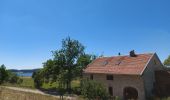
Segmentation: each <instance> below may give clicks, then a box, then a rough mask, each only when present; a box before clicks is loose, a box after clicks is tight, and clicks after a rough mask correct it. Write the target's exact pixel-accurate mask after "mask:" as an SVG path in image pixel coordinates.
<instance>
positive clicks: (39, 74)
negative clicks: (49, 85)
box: [32, 70, 43, 88]
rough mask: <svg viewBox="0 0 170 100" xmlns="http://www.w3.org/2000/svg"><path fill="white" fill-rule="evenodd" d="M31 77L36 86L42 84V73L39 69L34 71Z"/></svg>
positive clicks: (38, 86)
mask: <svg viewBox="0 0 170 100" xmlns="http://www.w3.org/2000/svg"><path fill="white" fill-rule="evenodd" d="M32 78H33V79H34V86H35V87H36V88H40V87H41V86H42V85H43V75H42V71H41V70H38V71H36V72H34V73H33V75H32Z"/></svg>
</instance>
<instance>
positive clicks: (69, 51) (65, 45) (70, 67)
mask: <svg viewBox="0 0 170 100" xmlns="http://www.w3.org/2000/svg"><path fill="white" fill-rule="evenodd" d="M84 49H85V47H84V46H83V45H82V44H81V43H80V42H79V41H78V40H73V39H71V38H70V37H67V38H66V39H63V40H62V48H61V49H60V50H56V51H54V52H53V55H54V61H55V62H56V63H55V64H56V67H59V69H60V72H59V73H60V76H61V77H60V78H61V80H63V78H64V80H63V81H64V82H66V86H67V89H68V91H70V89H71V81H72V80H73V79H74V76H75V69H76V68H77V63H76V62H77V60H78V58H79V57H80V56H81V55H82V54H84ZM59 73H58V74H59ZM61 73H62V74H61Z"/></svg>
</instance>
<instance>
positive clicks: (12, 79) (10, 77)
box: [7, 71, 23, 84]
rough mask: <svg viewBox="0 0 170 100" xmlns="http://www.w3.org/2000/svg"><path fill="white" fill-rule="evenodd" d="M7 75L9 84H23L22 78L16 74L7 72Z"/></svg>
mask: <svg viewBox="0 0 170 100" xmlns="http://www.w3.org/2000/svg"><path fill="white" fill-rule="evenodd" d="M7 73H8V81H7V82H9V83H17V84H21V83H22V81H23V80H22V79H21V78H19V77H18V76H17V74H16V73H12V72H10V71H7Z"/></svg>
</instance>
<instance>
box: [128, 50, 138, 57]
mask: <svg viewBox="0 0 170 100" xmlns="http://www.w3.org/2000/svg"><path fill="white" fill-rule="evenodd" d="M129 55H130V57H136V56H137V55H136V54H135V50H132V51H130V52H129Z"/></svg>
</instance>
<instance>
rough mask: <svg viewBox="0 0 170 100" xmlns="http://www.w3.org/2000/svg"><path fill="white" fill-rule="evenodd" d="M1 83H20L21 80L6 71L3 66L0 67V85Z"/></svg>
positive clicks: (14, 74)
mask: <svg viewBox="0 0 170 100" xmlns="http://www.w3.org/2000/svg"><path fill="white" fill-rule="evenodd" d="M3 83H17V84H20V83H22V79H20V78H19V77H18V76H17V75H16V73H13V72H11V71H9V70H7V69H6V67H5V65H1V66H0V84H3Z"/></svg>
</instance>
